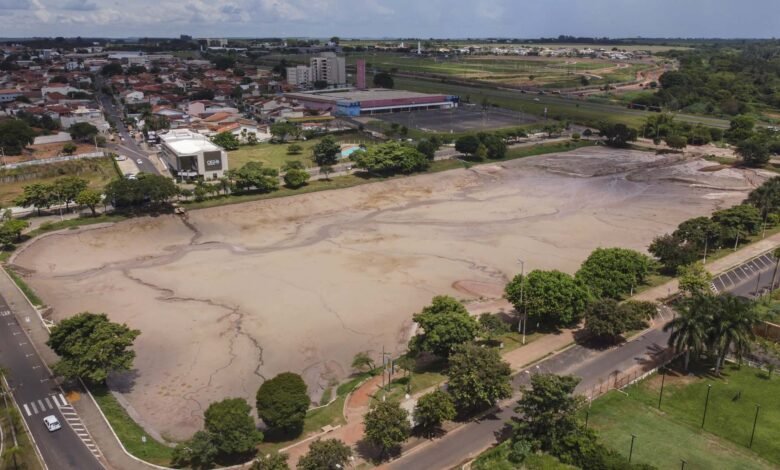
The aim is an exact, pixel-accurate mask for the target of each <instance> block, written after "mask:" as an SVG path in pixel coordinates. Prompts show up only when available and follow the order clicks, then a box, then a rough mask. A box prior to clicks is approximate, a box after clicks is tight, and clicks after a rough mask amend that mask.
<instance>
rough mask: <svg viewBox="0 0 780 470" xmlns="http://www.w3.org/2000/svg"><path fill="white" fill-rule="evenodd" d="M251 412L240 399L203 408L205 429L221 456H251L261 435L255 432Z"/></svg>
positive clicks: (223, 401) (219, 402)
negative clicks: (204, 409) (204, 410)
mask: <svg viewBox="0 0 780 470" xmlns="http://www.w3.org/2000/svg"><path fill="white" fill-rule="evenodd" d="M250 411H252V408H251V407H250V406H249V404H248V403H247V402H246V400H244V399H243V398H226V399H224V400H222V401H218V402H215V403H212V404H210V405H209V407H208V408H207V409H206V412H205V413H204V414H203V416H204V422H205V424H204V426H205V428H206V431H207V432H208V433H209V435H210V436H211V441H212V442H213V444H214V446H215V447H216V448H217V451H218V452H219V454H220V455H222V456H243V455H246V454H254V452H255V446H256V445H257V444H259V443H260V442H261V441H262V440H263V433H261V432H260V431H258V430H257V427H256V426H255V421H254V419H252V416H251V415H250V414H249V413H250Z"/></svg>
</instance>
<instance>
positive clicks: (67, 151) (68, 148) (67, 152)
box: [62, 142, 78, 155]
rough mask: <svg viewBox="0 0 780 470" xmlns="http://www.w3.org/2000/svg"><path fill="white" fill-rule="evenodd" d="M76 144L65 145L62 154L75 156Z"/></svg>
mask: <svg viewBox="0 0 780 470" xmlns="http://www.w3.org/2000/svg"><path fill="white" fill-rule="evenodd" d="M77 148H78V147H76V144H74V143H73V142H66V143H65V145H63V146H62V153H64V154H65V155H73V153H74V152H76V149H77Z"/></svg>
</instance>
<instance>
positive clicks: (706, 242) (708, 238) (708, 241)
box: [701, 233, 710, 264]
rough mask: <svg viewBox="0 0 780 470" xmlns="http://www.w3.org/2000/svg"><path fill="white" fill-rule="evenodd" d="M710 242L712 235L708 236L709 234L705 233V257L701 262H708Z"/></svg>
mask: <svg viewBox="0 0 780 470" xmlns="http://www.w3.org/2000/svg"><path fill="white" fill-rule="evenodd" d="M709 243H710V237H708V236H707V234H706V233H705V234H704V259H703V260H702V261H701V264H707V247H708V245H709Z"/></svg>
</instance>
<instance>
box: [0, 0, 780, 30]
mask: <svg viewBox="0 0 780 470" xmlns="http://www.w3.org/2000/svg"><path fill="white" fill-rule="evenodd" d="M179 34H189V35H192V36H194V37H320V38H324V37H330V36H339V37H344V38H361V37H362V38H381V37H420V38H429V37H433V38H466V37H472V38H480V37H511V38H537V37H555V36H558V35H560V34H565V35H572V36H598V37H602V36H607V37H637V36H642V37H707V38H713V37H723V38H734V37H740V38H771V37H780V0H652V1H651V0H587V1H585V0H0V37H30V36H67V37H73V36H93V37H94V36H98V37H140V36H157V37H177V36H178V35H179Z"/></svg>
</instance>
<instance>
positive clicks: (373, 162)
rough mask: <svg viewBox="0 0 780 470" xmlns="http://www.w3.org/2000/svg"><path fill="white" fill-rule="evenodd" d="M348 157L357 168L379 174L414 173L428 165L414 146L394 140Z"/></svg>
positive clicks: (425, 158)
mask: <svg viewBox="0 0 780 470" xmlns="http://www.w3.org/2000/svg"><path fill="white" fill-rule="evenodd" d="M350 158H351V159H352V160H353V161H354V162H355V166H357V167H358V168H362V169H364V170H366V171H368V172H371V173H376V174H379V175H392V174H395V173H405V174H408V173H414V172H416V171H423V170H425V169H427V168H428V166H429V165H430V161H429V160H428V158H427V157H426V156H425V155H423V154H422V153H420V152H418V151H417V149H416V148H414V147H411V146H409V145H405V144H403V143H401V142H396V141H390V142H386V143H383V144H378V145H374V146H373V147H371V148H370V149H368V151H365V152H355V153H353V154H352V155H351V156H350Z"/></svg>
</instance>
